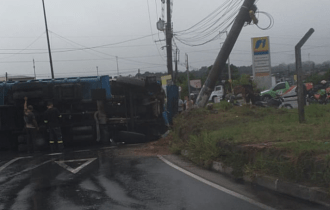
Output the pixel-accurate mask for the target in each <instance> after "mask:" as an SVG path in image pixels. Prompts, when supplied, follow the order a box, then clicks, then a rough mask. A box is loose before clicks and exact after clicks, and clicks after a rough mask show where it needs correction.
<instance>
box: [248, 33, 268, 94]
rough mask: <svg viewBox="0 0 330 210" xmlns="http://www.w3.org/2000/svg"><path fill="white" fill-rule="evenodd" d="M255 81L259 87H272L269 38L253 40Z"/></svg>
mask: <svg viewBox="0 0 330 210" xmlns="http://www.w3.org/2000/svg"><path fill="white" fill-rule="evenodd" d="M251 43H252V61H253V79H254V81H256V83H257V87H258V88H261V89H269V88H270V87H271V84H272V81H271V59H270V44H269V37H268V36H267V37H257V38H252V40H251Z"/></svg>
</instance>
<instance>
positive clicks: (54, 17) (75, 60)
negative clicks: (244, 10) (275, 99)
mask: <svg viewBox="0 0 330 210" xmlns="http://www.w3.org/2000/svg"><path fill="white" fill-rule="evenodd" d="M0 2H1V6H0V18H1V20H2V21H1V24H0V31H1V34H0V76H2V75H4V74H5V72H8V74H9V75H28V76H33V74H34V73H33V72H34V69H33V62H32V61H33V59H34V60H35V69H36V74H37V77H38V78H48V77H50V66H49V57H48V52H47V40H46V34H45V25H44V18H43V8H42V0H1V1H0ZM224 2H225V0H206V1H199V0H177V1H176V0H173V14H172V15H173V27H174V29H173V30H174V32H176V31H181V30H184V29H187V28H189V27H190V26H192V25H194V24H195V23H197V22H198V21H200V20H201V19H203V18H204V17H205V16H207V15H208V14H210V13H211V12H213V11H214V9H215V8H217V7H219V6H220V5H221V4H223V3H224ZM45 6H46V12H47V19H48V28H49V31H50V40H51V48H52V51H53V54H52V55H53V62H54V72H55V77H68V76H87V75H96V69H97V67H98V70H99V74H108V75H117V62H116V56H117V57H118V67H119V72H120V74H121V75H128V74H132V75H135V74H136V73H137V69H141V72H142V73H143V72H145V71H150V72H166V71H167V68H166V56H165V55H166V51H165V49H164V50H162V47H163V46H165V42H164V41H160V42H155V41H158V40H163V39H164V34H163V33H162V32H159V31H158V30H157V28H156V22H157V21H158V19H159V18H160V17H161V15H162V10H161V8H162V4H161V0H138V1H137V0H93V1H92V0H45ZM257 6H258V9H259V10H260V11H264V12H267V13H270V14H271V15H272V16H273V17H274V20H275V23H274V26H273V28H271V29H270V30H266V31H264V30H260V29H259V28H257V27H256V26H255V25H251V26H247V27H244V28H243V30H242V33H241V34H240V37H239V40H238V41H237V43H236V44H235V47H234V49H233V51H232V54H231V57H230V58H231V62H232V63H233V64H234V65H237V66H241V65H251V64H252V57H251V38H252V37H260V36H269V37H270V45H271V56H272V57H271V59H272V65H273V66H274V65H278V64H280V63H287V64H288V63H293V62H294V59H295V58H294V46H295V45H296V43H297V42H298V41H299V40H300V39H301V38H302V37H303V35H304V34H305V33H306V32H307V31H308V30H309V29H310V28H314V29H315V33H314V34H313V36H312V37H311V38H310V40H308V42H307V43H306V45H305V46H304V48H303V51H302V52H303V61H308V60H309V59H310V60H312V61H315V62H316V63H322V62H324V61H327V60H330V42H329V39H330V25H329V22H328V20H329V8H330V1H329V0H314V1H310V0H259V1H258V2H257ZM259 18H260V25H261V26H266V25H267V24H268V21H269V20H268V18H267V17H266V16H264V15H262V14H260V16H259ZM151 34H154V35H151ZM143 37H144V38H143ZM224 39H225V35H223V36H221V38H220V39H217V40H215V41H213V42H210V43H208V44H206V45H203V46H198V47H188V46H185V45H183V44H181V43H180V42H178V41H177V42H176V43H177V46H178V48H179V50H180V63H181V65H179V70H180V71H184V70H185V67H184V66H183V65H182V64H183V63H184V62H185V58H184V55H185V53H187V54H188V55H189V62H190V66H191V67H193V68H195V69H198V68H200V67H201V66H210V65H212V64H213V62H214V60H215V58H216V56H217V54H218V52H219V48H220V43H221V42H223V41H224Z"/></svg>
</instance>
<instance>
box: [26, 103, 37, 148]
mask: <svg viewBox="0 0 330 210" xmlns="http://www.w3.org/2000/svg"><path fill="white" fill-rule="evenodd" d="M24 100H25V102H24V121H25V130H26V133H27V139H26V146H27V152H28V153H33V152H34V150H35V138H36V136H37V129H39V128H38V124H37V121H36V118H35V116H34V114H33V106H31V105H29V106H28V105H27V100H28V98H27V97H24Z"/></svg>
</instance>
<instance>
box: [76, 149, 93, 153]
mask: <svg viewBox="0 0 330 210" xmlns="http://www.w3.org/2000/svg"><path fill="white" fill-rule="evenodd" d="M89 151H91V150H89V149H86V150H78V151H73V152H89Z"/></svg>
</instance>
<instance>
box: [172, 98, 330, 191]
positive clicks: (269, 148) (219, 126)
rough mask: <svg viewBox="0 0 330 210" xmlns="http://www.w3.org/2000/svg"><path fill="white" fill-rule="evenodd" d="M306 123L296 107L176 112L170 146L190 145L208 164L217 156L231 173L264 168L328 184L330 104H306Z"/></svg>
mask: <svg viewBox="0 0 330 210" xmlns="http://www.w3.org/2000/svg"><path fill="white" fill-rule="evenodd" d="M305 113H306V120H307V121H306V123H304V124H299V123H298V113H297V110H289V109H273V108H259V107H254V106H249V105H246V106H242V107H233V106H232V105H231V104H229V103H227V102H221V103H220V104H214V108H213V110H207V109H194V110H191V111H189V112H184V113H182V114H181V115H178V116H177V117H176V118H175V120H174V126H173V130H172V141H171V144H170V145H171V147H170V149H171V151H172V152H173V153H179V152H181V150H188V151H189V158H190V159H191V160H192V161H194V162H195V163H197V164H200V165H204V166H206V167H209V166H210V164H211V163H212V161H214V160H219V161H222V162H224V163H225V164H226V165H227V166H231V167H233V168H234V172H233V174H234V175H235V176H237V177H238V178H239V177H242V176H243V175H250V176H251V177H253V176H254V175H255V174H259V175H260V174H264V175H271V176H276V177H279V178H281V179H284V180H289V181H294V182H298V183H302V184H306V185H313V186H319V187H326V188H328V189H330V128H329V121H330V107H329V106H324V105H311V106H308V107H306V108H305Z"/></svg>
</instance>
